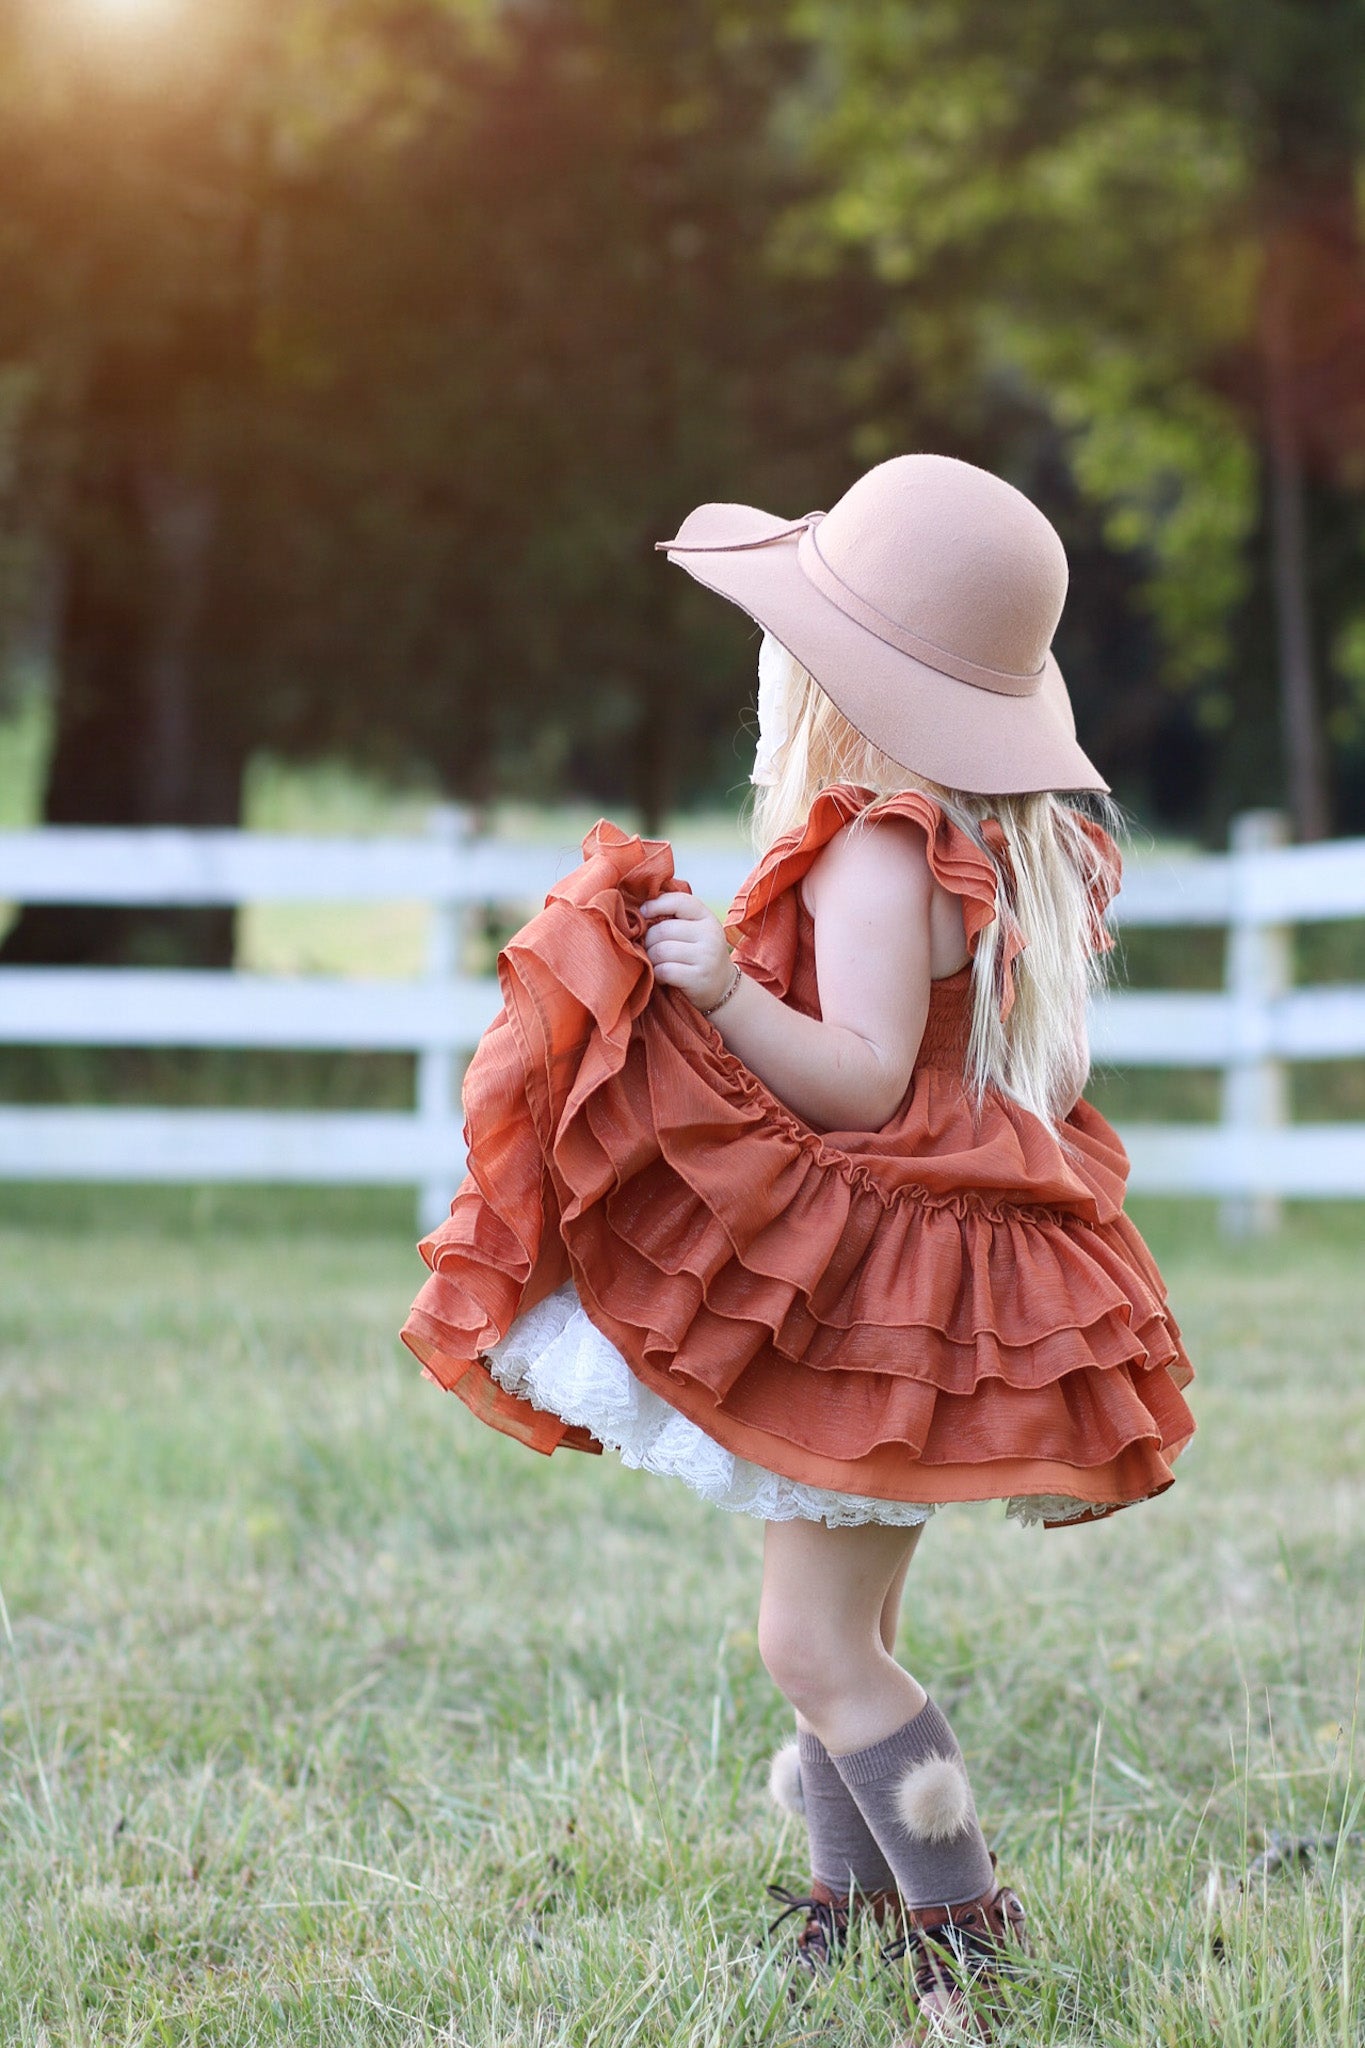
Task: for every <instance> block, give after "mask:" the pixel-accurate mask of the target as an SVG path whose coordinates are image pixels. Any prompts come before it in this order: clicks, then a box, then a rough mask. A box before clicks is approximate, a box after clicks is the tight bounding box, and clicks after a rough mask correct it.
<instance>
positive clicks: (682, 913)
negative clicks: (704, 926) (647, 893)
mask: <svg viewBox="0 0 1365 2048" xmlns="http://www.w3.org/2000/svg"><path fill="white" fill-rule="evenodd" d="M710 914H711V913H710V911H709V910H708V909H707V908H706V905H705V904H704V903H699V902H698V901H697V898H696V897H695V896H688V895H686V894H684V892H683V891H682V890H681V889H669V890H666V891H665V892H664V894H663V895H662V896H654V897H651V899H650V901H649V902H648V903H642V904H641V905H640V915H641V917H709V916H710Z"/></svg>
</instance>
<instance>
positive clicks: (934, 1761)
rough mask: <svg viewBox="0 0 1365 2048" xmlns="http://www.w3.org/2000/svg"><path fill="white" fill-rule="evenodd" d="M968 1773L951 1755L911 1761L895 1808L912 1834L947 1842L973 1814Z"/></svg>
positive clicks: (900, 1786) (898, 1788)
mask: <svg viewBox="0 0 1365 2048" xmlns="http://www.w3.org/2000/svg"><path fill="white" fill-rule="evenodd" d="M971 1811H972V1795H971V1789H970V1787H969V1786H968V1784H967V1774H966V1772H965V1771H964V1770H963V1768H962V1766H961V1764H960V1763H958V1762H957V1761H956V1760H955V1759H954V1758H953V1757H950V1756H926V1757H924V1758H923V1759H922V1761H921V1762H919V1763H917V1764H911V1766H910V1768H909V1770H908V1771H907V1772H906V1774H905V1776H904V1777H903V1778H902V1779H901V1781H900V1784H899V1785H898V1786H897V1787H896V1812H897V1813H898V1814H899V1815H900V1820H901V1825H902V1827H904V1829H905V1831H906V1833H907V1834H909V1835H914V1836H915V1837H916V1838H917V1839H918V1840H919V1841H921V1842H947V1841H950V1840H951V1839H952V1837H953V1836H954V1835H960V1834H961V1833H962V1830H963V1828H964V1827H966V1825H967V1822H968V1820H969V1819H970V1818H971Z"/></svg>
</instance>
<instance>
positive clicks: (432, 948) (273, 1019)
mask: <svg viewBox="0 0 1365 2048" xmlns="http://www.w3.org/2000/svg"><path fill="white" fill-rule="evenodd" d="M1282 838H1283V827H1282V823H1281V821H1280V820H1279V818H1278V816H1277V815H1276V814H1274V813H1270V812H1252V813H1248V814H1247V815H1246V816H1245V817H1243V818H1240V819H1238V820H1237V821H1236V822H1235V825H1234V829H1233V835H1232V845H1231V848H1230V851H1229V852H1228V853H1227V854H1217V855H1205V856H1199V857H1194V858H1188V859H1177V860H1157V859H1152V860H1148V861H1146V862H1133V863H1131V864H1130V868H1129V872H1128V875H1127V877H1126V879H1125V882H1124V887H1123V891H1122V894H1121V895H1120V897H1119V899H1118V902H1117V904H1116V906H1115V914H1116V918H1117V921H1118V923H1119V924H1120V925H1121V926H1131V927H1166V928H1170V929H1177V928H1184V927H1194V926H1221V927H1224V928H1225V929H1226V933H1227V942H1226V954H1225V979H1224V987H1223V989H1222V990H1220V991H1211V992H1208V993H1201V994H1190V993H1177V992H1174V991H1171V992H1165V991H1145V990H1143V991H1121V992H1118V993H1115V994H1111V995H1108V996H1106V997H1104V998H1102V999H1101V1000H1100V1001H1099V1002H1098V1003H1097V1004H1096V1005H1095V1009H1094V1014H1093V1017H1092V1020H1091V1029H1092V1043H1093V1046H1094V1052H1095V1057H1096V1060H1097V1062H1098V1063H1100V1064H1101V1065H1110V1066H1117V1067H1126V1066H1144V1067H1152V1066H1169V1067H1201V1068H1216V1069H1219V1070H1221V1072H1222V1075H1223V1093H1222V1114H1221V1118H1220V1121H1219V1122H1218V1123H1216V1124H1208V1125H1198V1124H1146V1125H1143V1124H1135V1125H1126V1126H1125V1127H1124V1130H1123V1136H1124V1140H1125V1142H1126V1144H1127V1146H1128V1149H1129V1153H1130V1155H1131V1158H1132V1162H1133V1175H1132V1185H1133V1187H1134V1188H1135V1189H1137V1190H1140V1191H1143V1192H1148V1193H1195V1194H1205V1195H1214V1196H1217V1197H1219V1198H1221V1200H1222V1202H1223V1205H1224V1212H1223V1213H1224V1217H1225V1220H1226V1222H1227V1223H1228V1225H1229V1227H1231V1228H1233V1229H1238V1230H1256V1229H1266V1228H1270V1227H1273V1224H1274V1222H1275V1220H1276V1213H1277V1204H1278V1201H1279V1199H1280V1197H1282V1196H1299V1195H1314V1196H1363V1195H1365V1123H1361V1124H1301V1125H1292V1124H1290V1123H1289V1122H1288V1120H1287V1110H1286V1102H1287V1089H1286V1073H1285V1066H1286V1063H1287V1062H1292V1061H1300V1060H1327V1059H1332V1060H1337V1059H1351V1058H1358V1057H1361V1056H1365V987H1360V988H1344V987H1330V988H1294V987H1291V986H1290V985H1289V943H1288V941H1289V929H1290V927H1291V926H1292V925H1294V924H1298V923H1307V922H1312V921H1319V920H1324V919H1333V920H1335V919H1352V918H1359V917H1365V840H1339V841H1335V842H1332V843H1329V844H1325V845H1318V846H1294V847H1291V846H1286V845H1284V844H1283V843H1281V842H1282ZM577 857H578V854H577V848H576V847H574V848H571V849H567V850H566V851H565V852H563V853H562V854H561V855H560V856H559V857H558V858H556V856H555V854H554V853H553V852H551V851H550V850H548V849H546V848H542V847H536V846H529V845H513V844H510V843H503V842H501V841H495V840H489V839H477V838H474V837H472V836H471V835H470V834H469V832H468V831H467V829H466V827H465V824H464V821H463V818H462V817H461V815H460V814H459V813H458V812H455V811H453V810H450V809H447V808H444V807H443V808H442V809H441V810H439V811H438V812H437V813H436V814H435V816H434V818H433V823H432V829H431V831H430V833H429V834H428V836H427V837H425V838H414V839H407V840H397V839H319V840H309V839H297V838H290V837H284V836H280V835H271V834H263V833H262V834H255V833H245V832H219V831H211V832H195V831H180V830H160V829H154V830H144V831H104V830H96V829H93V828H90V829H87V828H83V827H80V828H48V829H45V830H41V831H34V832H13V833H7V834H0V900H11V901H16V902H29V903H40V902H46V903H87V904H94V903H98V904H120V905H124V904H220V905H221V904H232V905H236V904H242V903H250V902H283V901H296V902H320V901H332V902H352V903H358V902H374V901H383V900H393V901H401V900H419V901H422V902H425V903H426V904H427V906H428V910H429V927H428V931H429V936H428V949H427V966H426V972H425V974H424V975H423V976H422V977H420V978H416V979H413V980H408V981H382V982H381V981H353V980H338V979H332V978H325V977H321V976H276V975H258V974H247V973H226V972H225V973H212V972H201V971H197V970H188V969H139V968H46V967H42V968H40V967H12V968H6V969H0V1043H8V1044H11V1045H20V1044H23V1045H86V1046H131V1045H138V1046H200V1047H223V1048H270V1049H276V1050H278V1049H303V1050H317V1051H322V1050H331V1049H349V1050H356V1051H369V1052H374V1051H399V1052H411V1053H413V1054H415V1055H416V1062H417V1086H416V1100H415V1103H414V1107H413V1108H412V1110H411V1111H406V1112H405V1111H391V1112H368V1111H346V1112H326V1111H277V1110H264V1109H254V1110H253V1109H233V1110H199V1109H154V1108H147V1109H141V1108H138V1109H113V1108H96V1107H65V1106H64V1107H60V1108H39V1107H33V1106H29V1105H24V1106H20V1105H8V1106H0V1176H3V1177H5V1178H8V1179H86V1180H129V1181H132V1180H181V1181H189V1180H256V1181H301V1182H329V1181H335V1182H360V1183H371V1184H374V1185H389V1186H404V1185H412V1186H415V1187H417V1188H418V1190H419V1210H420V1215H421V1219H422V1221H423V1223H424V1224H429V1223H431V1222H432V1221H434V1220H435V1219H436V1218H437V1217H439V1216H440V1215H442V1214H444V1212H445V1208H446V1205H447V1203H448V1201H449V1199H450V1195H451V1193H452V1192H453V1189H454V1186H455V1184H456V1182H457V1181H458V1178H459V1175H460V1172H461V1171H462V1162H463V1140H462V1134H461V1128H460V1124H461V1119H460V1112H459V1106H458V1070H459V1068H460V1066H461V1064H462V1062H463V1060H464V1058H465V1057H466V1056H467V1055H468V1054H469V1053H470V1052H471V1051H472V1050H473V1047H474V1045H475V1044H476V1043H477V1041H478V1038H479V1035H480V1033H481V1032H482V1031H483V1030H484V1028H485V1027H486V1025H487V1024H488V1023H489V1022H490V1021H491V1019H492V1018H493V1016H494V1015H495V1014H496V1012H497V1009H498V1005H499V995H498V989H497V983H496V981H495V980H493V979H491V978H473V977H470V976H468V975H466V974H464V973H462V972H461V951H462V935H463V930H464V923H465V920H466V919H467V918H468V916H469V915H470V913H471V912H472V911H473V910H474V909H476V908H477V907H479V906H484V905H489V904H499V905H508V906H515V907H516V909H517V910H518V912H519V913H520V914H522V915H527V914H529V913H530V911H531V910H533V909H534V908H535V907H536V906H537V905H538V904H539V903H540V902H541V901H542V900H543V898H544V895H545V892H546V890H547V889H548V888H549V887H550V886H551V885H552V883H553V882H554V881H555V880H556V879H557V877H558V876H559V875H561V874H563V873H565V872H566V871H567V870H568V868H569V867H571V866H572V865H573V864H574V862H575V861H576V859H577ZM675 858H676V863H677V869H678V872H679V874H682V875H685V876H686V877H687V879H688V881H689V882H690V883H691V885H692V886H693V888H694V889H695V890H696V891H697V893H698V894H699V895H701V896H702V897H703V898H705V899H706V900H707V901H709V902H712V903H715V904H717V905H723V904H725V903H727V902H728V901H729V899H730V896H731V895H732V893H733V891H734V889H735V888H736V887H737V885H738V883H739V882H740V881H741V880H742V879H743V875H744V871H745V869H746V867H747V865H748V863H747V861H746V859H745V857H744V856H743V854H742V853H739V852H736V853H733V854H728V853H724V852H717V851H716V850H715V849H714V848H708V847H702V846H689V845H688V844H687V841H686V839H685V838H682V839H680V840H679V841H677V842H676V843H675Z"/></svg>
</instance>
